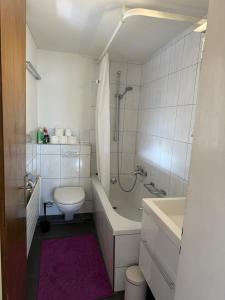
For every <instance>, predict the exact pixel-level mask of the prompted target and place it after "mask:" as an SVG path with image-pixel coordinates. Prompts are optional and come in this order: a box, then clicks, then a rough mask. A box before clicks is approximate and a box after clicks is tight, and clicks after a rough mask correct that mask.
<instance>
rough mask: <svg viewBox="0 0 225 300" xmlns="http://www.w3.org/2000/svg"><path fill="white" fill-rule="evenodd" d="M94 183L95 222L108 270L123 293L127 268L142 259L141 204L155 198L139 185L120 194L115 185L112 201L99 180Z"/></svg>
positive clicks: (115, 286) (116, 287)
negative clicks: (145, 199) (146, 199)
mask: <svg viewBox="0 0 225 300" xmlns="http://www.w3.org/2000/svg"><path fill="white" fill-rule="evenodd" d="M92 183H93V199H94V219H95V225H96V229H97V234H98V238H99V242H100V246H101V250H102V254H103V257H104V260H105V265H106V269H107V272H108V275H109V279H110V281H111V284H112V286H113V289H114V291H115V292H116V291H121V290H124V279H125V271H126V269H127V267H128V266H130V265H133V264H137V263H138V259H139V243H140V232H141V217H142V211H141V201H142V198H144V197H148V198H151V197H152V196H151V194H150V193H149V192H147V191H145V189H144V188H143V185H142V184H140V183H139V184H138V185H137V187H136V189H135V191H134V192H132V193H124V192H122V191H120V189H119V186H118V184H116V185H111V192H110V194H111V195H110V199H109V198H108V197H107V195H106V193H105V191H104V189H103V187H102V185H101V183H100V182H99V180H98V178H97V177H93V178H92ZM113 207H116V209H114V208H113Z"/></svg>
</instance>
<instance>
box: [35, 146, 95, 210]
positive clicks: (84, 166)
mask: <svg viewBox="0 0 225 300" xmlns="http://www.w3.org/2000/svg"><path fill="white" fill-rule="evenodd" d="M37 153H38V173H39V174H40V175H41V176H42V201H43V202H53V200H54V199H53V192H54V189H55V188H56V187H59V186H82V187H83V188H84V190H85V195H86V199H85V203H84V205H83V206H82V208H81V210H80V211H79V212H80V213H82V212H91V211H92V192H91V179H90V154H91V146H90V145H86V144H80V145H73V146H71V145H37ZM48 214H60V212H59V211H58V209H57V208H56V206H55V205H53V207H50V208H48Z"/></svg>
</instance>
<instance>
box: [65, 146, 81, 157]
mask: <svg viewBox="0 0 225 300" xmlns="http://www.w3.org/2000/svg"><path fill="white" fill-rule="evenodd" d="M80 147H81V146H80V145H61V155H67V154H72V155H79V154H80Z"/></svg>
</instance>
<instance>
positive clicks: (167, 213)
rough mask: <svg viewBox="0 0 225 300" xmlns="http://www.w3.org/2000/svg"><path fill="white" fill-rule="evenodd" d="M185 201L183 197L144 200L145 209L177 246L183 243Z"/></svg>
mask: <svg viewBox="0 0 225 300" xmlns="http://www.w3.org/2000/svg"><path fill="white" fill-rule="evenodd" d="M185 200H186V199H185V198H183V197H182V198H160V199H159V198H154V199H152V198H150V199H143V208H144V209H145V210H146V211H149V213H150V214H152V215H153V216H154V218H155V219H156V221H157V223H158V224H159V225H160V226H161V228H162V229H163V230H164V231H165V232H166V233H167V235H169V237H170V238H171V239H172V240H173V241H174V242H175V243H176V245H177V246H178V245H180V241H181V235H182V227H183V219H184V209H185Z"/></svg>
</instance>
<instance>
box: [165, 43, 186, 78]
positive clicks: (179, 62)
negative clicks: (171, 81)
mask: <svg viewBox="0 0 225 300" xmlns="http://www.w3.org/2000/svg"><path fill="white" fill-rule="evenodd" d="M183 52H184V39H181V40H179V41H178V42H176V43H175V44H174V45H173V46H172V48H171V56H170V68H169V72H170V73H173V72H176V71H178V70H180V69H181V68H182V66H183Z"/></svg>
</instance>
